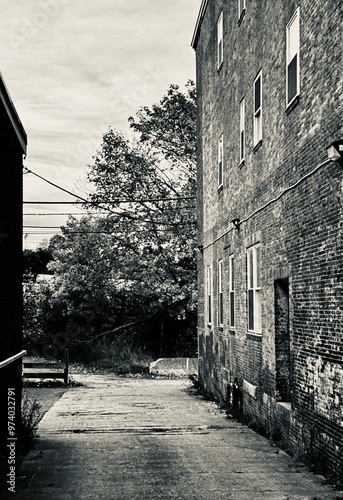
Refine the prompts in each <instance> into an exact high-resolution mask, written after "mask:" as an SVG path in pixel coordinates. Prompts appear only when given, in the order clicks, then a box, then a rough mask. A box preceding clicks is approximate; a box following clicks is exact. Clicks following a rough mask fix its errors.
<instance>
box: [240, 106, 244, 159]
mask: <svg viewBox="0 0 343 500" xmlns="http://www.w3.org/2000/svg"><path fill="white" fill-rule="evenodd" d="M239 107H240V125H239V128H240V138H239V150H240V154H239V158H240V163H242V162H243V161H244V157H245V99H243V100H242V101H241V103H240V106H239Z"/></svg>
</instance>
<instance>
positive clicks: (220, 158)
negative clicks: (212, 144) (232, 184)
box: [218, 134, 224, 189]
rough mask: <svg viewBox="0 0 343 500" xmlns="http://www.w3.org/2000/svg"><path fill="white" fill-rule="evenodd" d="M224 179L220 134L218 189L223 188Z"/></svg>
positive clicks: (222, 143) (221, 137) (222, 149)
mask: <svg viewBox="0 0 343 500" xmlns="http://www.w3.org/2000/svg"><path fill="white" fill-rule="evenodd" d="M223 179H224V136H223V134H221V135H220V136H219V139H218V189H220V188H222V187H223Z"/></svg>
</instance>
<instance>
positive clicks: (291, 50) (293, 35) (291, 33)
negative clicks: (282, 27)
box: [286, 7, 300, 105]
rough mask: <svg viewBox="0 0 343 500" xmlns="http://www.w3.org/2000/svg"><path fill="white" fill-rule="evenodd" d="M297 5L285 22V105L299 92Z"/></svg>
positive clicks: (298, 13) (298, 15) (298, 12)
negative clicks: (288, 20)
mask: <svg viewBox="0 0 343 500" xmlns="http://www.w3.org/2000/svg"><path fill="white" fill-rule="evenodd" d="M299 17H300V10H299V7H298V9H297V10H296V11H295V13H294V14H293V16H292V19H291V20H290V22H289V23H288V24H287V29H286V46H287V55H286V57H287V68H286V82H287V84H286V85H287V105H288V104H290V103H291V102H292V101H293V100H294V99H295V97H296V96H297V95H299V92H300V82H299V74H300V73H299V62H300V61H299Z"/></svg>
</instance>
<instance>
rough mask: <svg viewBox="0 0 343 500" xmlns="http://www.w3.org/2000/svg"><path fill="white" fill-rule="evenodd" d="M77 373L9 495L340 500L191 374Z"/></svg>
mask: <svg viewBox="0 0 343 500" xmlns="http://www.w3.org/2000/svg"><path fill="white" fill-rule="evenodd" d="M73 378H75V379H76V380H80V381H82V382H83V384H85V385H84V386H81V387H74V388H71V389H69V390H68V391H67V392H65V393H64V394H63V396H62V397H61V398H60V399H59V400H58V401H57V402H56V403H55V404H54V406H53V407H52V408H51V409H50V410H49V411H48V413H46V415H45V416H44V418H43V419H42V421H41V422H40V426H39V437H38V438H37V439H36V441H35V447H34V449H33V450H32V451H30V452H29V454H28V455H27V456H26V458H25V459H24V461H23V464H22V467H21V469H20V472H19V474H18V477H17V484H16V493H15V495H14V497H15V498H19V499H25V500H31V499H32V500H33V499H35V500H43V499H44V500H47V499H48V500H57V499H63V500H67V499H85V500H87V499H109V500H154V499H158V500H167V499H177V500H210V499H211V500H216V499H225V500H230V499H232V500H251V499H252V498H254V500H262V499H263V500H268V499H274V500H286V499H288V500H300V499H308V500H309V499H312V500H314V499H317V500H336V499H337V498H339V496H338V495H339V492H337V490H334V489H333V488H332V487H331V486H330V485H328V484H326V482H325V481H324V479H323V478H322V477H321V476H316V475H314V474H312V472H310V471H309V470H308V469H307V468H306V467H304V466H303V465H302V464H300V463H298V462H295V461H293V459H292V458H291V457H289V456H288V455H287V454H286V453H284V452H283V451H282V450H280V449H279V448H276V447H275V446H272V445H271V444H270V442H269V441H268V440H266V439H265V438H263V437H262V436H260V435H258V434H256V433H254V432H253V431H252V430H250V429H248V428H247V427H245V426H243V425H242V424H240V423H238V422H236V421H234V420H228V419H226V418H225V417H226V415H225V413H224V412H222V411H221V410H220V409H219V408H217V407H216V405H215V404H214V403H212V402H209V401H205V400H204V399H203V398H202V397H201V396H197V395H196V394H194V393H192V391H189V388H190V387H191V384H190V382H189V381H188V380H185V379H176V380H169V379H129V378H116V377H111V376H105V375H82V376H75V377H74V375H73ZM193 392H194V391H193ZM11 497H12V498H13V494H12V495H11Z"/></svg>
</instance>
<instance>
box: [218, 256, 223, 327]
mask: <svg viewBox="0 0 343 500" xmlns="http://www.w3.org/2000/svg"><path fill="white" fill-rule="evenodd" d="M223 274H224V266H223V261H222V260H219V261H218V325H219V326H223V323H224V292H223Z"/></svg>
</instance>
